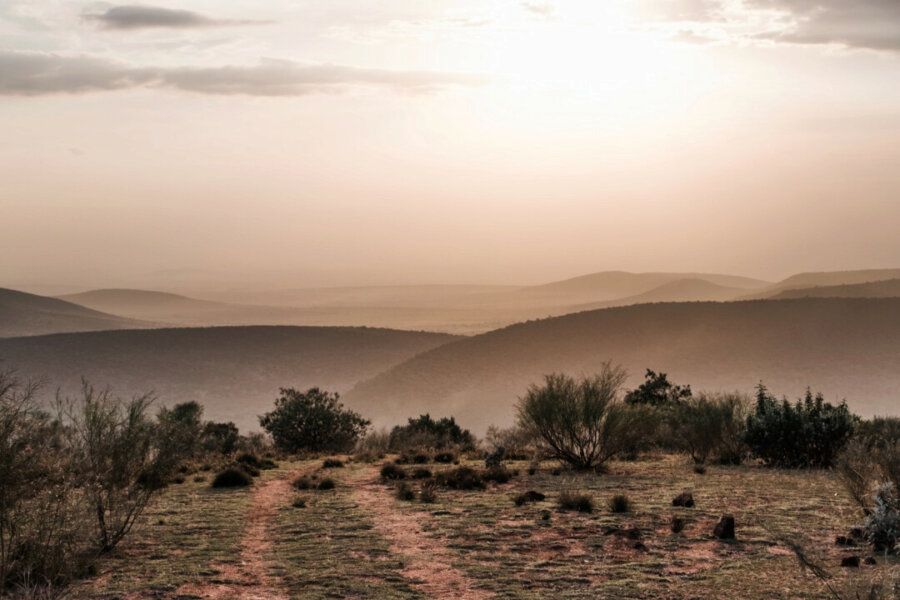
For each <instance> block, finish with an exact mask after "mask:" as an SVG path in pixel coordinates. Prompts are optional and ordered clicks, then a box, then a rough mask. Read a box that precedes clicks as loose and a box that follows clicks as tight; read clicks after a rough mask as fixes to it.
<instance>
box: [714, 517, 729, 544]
mask: <svg viewBox="0 0 900 600" xmlns="http://www.w3.org/2000/svg"><path fill="white" fill-rule="evenodd" d="M713 535H714V536H716V537H717V538H719V539H720V540H733V539H734V517H732V516H731V515H724V516H723V517H722V518H721V519H719V522H718V523H716V528H715V529H713Z"/></svg>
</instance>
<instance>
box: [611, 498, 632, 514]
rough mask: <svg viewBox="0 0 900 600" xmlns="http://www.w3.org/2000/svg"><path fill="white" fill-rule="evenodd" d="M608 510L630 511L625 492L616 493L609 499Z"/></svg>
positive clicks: (629, 503) (615, 511)
mask: <svg viewBox="0 0 900 600" xmlns="http://www.w3.org/2000/svg"><path fill="white" fill-rule="evenodd" d="M609 510H610V512H614V513H627V512H631V501H630V500H629V499H628V496H626V495H625V494H616V495H615V496H613V497H612V498H610V499H609Z"/></svg>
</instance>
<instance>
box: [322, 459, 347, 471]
mask: <svg viewBox="0 0 900 600" xmlns="http://www.w3.org/2000/svg"><path fill="white" fill-rule="evenodd" d="M343 466H344V463H343V462H342V461H340V460H338V459H337V458H326V459H325V461H324V462H323V463H322V468H323V469H341V468H343Z"/></svg>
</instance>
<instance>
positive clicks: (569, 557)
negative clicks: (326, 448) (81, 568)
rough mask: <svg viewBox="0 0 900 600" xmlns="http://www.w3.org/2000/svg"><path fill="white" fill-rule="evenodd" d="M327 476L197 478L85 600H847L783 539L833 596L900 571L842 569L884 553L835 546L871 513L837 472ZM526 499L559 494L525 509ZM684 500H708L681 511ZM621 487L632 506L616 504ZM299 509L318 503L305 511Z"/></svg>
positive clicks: (637, 465) (288, 466)
mask: <svg viewBox="0 0 900 600" xmlns="http://www.w3.org/2000/svg"><path fill="white" fill-rule="evenodd" d="M473 464H474V463H473ZM320 466H321V460H316V461H301V462H292V463H287V462H286V463H282V464H281V465H280V467H279V468H278V469H276V470H272V471H264V472H263V474H262V476H261V477H260V478H259V479H258V480H257V481H256V483H255V484H254V485H253V486H252V487H250V488H241V489H234V490H224V491H222V490H212V489H211V488H210V487H209V483H208V481H205V480H204V481H194V479H193V476H192V477H190V478H188V480H187V481H186V482H185V483H183V484H180V485H172V486H170V487H169V488H168V489H167V490H166V492H165V493H164V495H163V496H162V497H161V498H160V499H159V500H158V501H157V502H156V503H155V504H154V505H153V507H152V508H151V509H150V510H149V511H148V512H147V514H146V518H145V519H144V522H143V523H142V524H141V525H140V527H139V529H138V530H137V531H136V532H135V533H134V534H133V535H132V536H131V537H130V538H128V539H127V540H126V541H125V542H123V544H122V545H121V547H120V548H119V549H117V550H116V551H115V552H114V553H113V555H112V556H110V557H108V558H105V559H104V560H103V561H102V562H101V564H100V569H99V574H98V576H97V577H96V578H94V579H93V580H89V581H86V582H84V583H83V584H80V585H79V586H78V587H77V588H76V589H75V590H74V591H73V593H74V596H75V597H77V598H89V599H113V598H126V599H149V598H181V599H187V598H248V599H249V598H254V599H256V598H304V599H305V598H312V599H316V598H430V597H434V598H440V597H447V596H452V597H454V598H462V599H467V598H475V599H477V598H491V597H495V598H597V597H603V598H660V599H663V598H665V599H682V598H683V599H690V598H724V597H732V598H735V599H739V598H740V599H749V598H833V597H834V596H833V595H831V593H830V592H829V590H828V589H827V587H826V586H825V585H824V584H823V583H822V582H821V581H819V580H818V579H817V578H816V577H814V576H813V575H812V574H810V573H809V572H808V571H802V570H801V569H800V568H799V566H798V562H797V559H796V557H795V556H794V555H793V553H792V552H791V551H790V550H789V549H788V548H787V546H786V545H785V544H784V543H782V542H780V541H778V540H779V538H781V537H782V536H786V537H788V538H789V539H791V540H794V541H799V542H800V543H801V544H802V545H803V546H804V547H805V548H806V549H807V550H808V551H809V552H810V553H811V554H813V555H815V556H817V557H818V560H820V561H821V564H822V565H823V566H825V567H826V568H827V569H828V570H829V571H830V572H831V573H832V575H833V576H834V577H833V578H832V580H831V581H830V584H831V585H832V586H833V587H836V588H846V587H848V586H851V587H852V586H853V585H854V580H857V579H858V580H864V579H866V578H870V577H872V576H875V575H878V576H882V575H884V574H885V573H888V574H889V575H893V574H894V571H895V570H896V569H895V566H894V565H893V563H886V562H885V559H884V557H878V563H879V564H878V565H877V566H871V565H863V566H862V567H861V568H859V569H851V568H842V567H841V566H840V562H841V559H842V557H844V556H850V555H855V556H859V557H861V558H862V557H865V556H869V553H868V551H867V550H866V549H865V548H860V547H856V548H844V547H840V546H836V545H835V544H834V538H835V536H836V535H841V534H845V533H846V532H847V530H848V528H849V527H850V526H851V525H854V524H857V523H858V522H859V521H860V520H861V516H860V515H859V513H858V511H857V509H855V508H854V507H853V506H852V504H851V502H850V500H849V498H848V497H847V495H846V494H845V493H844V491H843V490H842V488H841V487H840V485H839V484H838V482H837V481H836V480H835V478H834V475H833V474H832V473H829V472H825V471H781V470H772V469H764V468H759V467H755V466H742V467H730V466H729V467H725V466H723V467H718V466H712V467H708V469H707V471H706V473H705V474H697V473H695V472H694V471H693V469H692V467H691V465H690V464H689V463H688V462H687V461H686V460H685V459H684V458H683V457H669V456H662V457H653V458H647V459H644V460H639V461H635V462H615V463H612V464H611V465H610V470H609V472H608V473H606V474H604V475H594V474H575V473H571V472H567V471H564V470H563V471H561V472H559V471H557V470H556V469H555V465H554V464H551V463H544V464H542V465H541V467H540V468H539V469H538V470H537V471H536V472H535V473H534V474H531V475H529V474H528V464H527V463H510V468H511V469H513V470H518V472H519V474H518V475H517V476H515V477H514V478H513V479H512V480H510V482H509V483H506V484H502V485H497V484H489V486H488V489H486V490H483V491H451V490H443V489H439V490H438V493H437V500H436V501H435V502H434V503H431V504H425V503H422V502H419V501H418V500H416V501H413V502H406V501H401V500H398V499H397V498H396V497H395V494H394V488H393V486H392V485H385V484H382V483H381V482H380V480H379V478H378V471H379V468H380V463H377V464H363V463H352V462H350V463H348V464H347V466H345V467H344V468H339V469H328V470H327V471H326V470H321V469H320V468H319V467H320ZM428 467H429V468H430V469H432V470H433V471H437V470H441V469H447V468H452V467H448V466H443V465H442V466H438V465H429V466H428ZM406 468H407V469H411V467H406ZM300 473H306V474H310V475H315V476H316V477H317V478H318V480H321V479H322V478H325V477H331V478H333V479H334V480H335V482H336V484H337V485H336V487H335V488H334V489H333V490H327V491H319V490H311V491H303V492H300V491H296V490H294V489H293V488H291V487H290V486H289V482H290V481H291V480H293V478H294V477H295V476H296V475H297V474H300ZM554 473H558V474H554ZM200 475H201V476H203V475H207V476H208V474H200ZM411 485H412V487H413V488H417V487H418V485H419V482H411ZM527 490H536V491H540V492H542V493H544V494H546V499H545V500H544V501H542V502H537V503H533V504H525V505H523V506H516V505H515V503H514V501H513V499H514V497H515V496H516V495H517V494H519V493H521V492H524V491H527ZM685 490H687V491H690V492H692V493H693V496H694V499H695V501H696V506H695V507H694V508H675V507H673V506H672V499H673V498H674V497H675V496H676V495H677V494H679V493H680V492H682V491H685ZM563 491H573V492H579V493H584V494H587V495H589V496H590V497H591V498H592V499H593V501H594V505H595V510H594V512H592V513H590V514H585V513H578V512H566V511H562V510H560V509H559V508H558V507H557V502H556V501H557V499H558V497H559V494H560V493H561V492H563ZM620 493H621V494H625V495H627V496H628V498H629V500H630V501H631V504H632V508H631V511H630V512H627V513H621V514H620V513H613V512H611V510H610V509H609V507H608V501H609V499H610V498H611V497H612V496H613V495H615V494H620ZM298 498H302V499H304V500H305V506H302V507H298V506H294V504H295V501H296V500H297V499H298ZM724 514H730V515H733V516H734V518H735V520H736V525H737V527H736V535H737V539H736V540H734V541H721V540H718V539H716V538H714V537H713V536H712V531H713V528H714V526H715V524H716V522H717V521H718V519H719V518H720V517H721V516H722V515H724ZM672 516H678V517H681V518H682V519H684V522H685V528H684V530H683V531H682V532H680V533H672V531H671V529H670V525H669V523H670V520H671V518H672ZM635 529H637V530H638V531H634V530H635ZM629 530H631V531H629ZM626 533H629V534H630V535H625V534H626Z"/></svg>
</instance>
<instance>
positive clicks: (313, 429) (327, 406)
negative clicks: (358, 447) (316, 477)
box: [259, 388, 371, 452]
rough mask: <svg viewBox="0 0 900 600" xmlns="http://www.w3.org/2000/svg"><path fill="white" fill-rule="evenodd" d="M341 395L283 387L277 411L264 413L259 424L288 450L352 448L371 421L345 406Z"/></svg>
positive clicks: (337, 450) (334, 450) (277, 442)
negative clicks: (340, 399)
mask: <svg viewBox="0 0 900 600" xmlns="http://www.w3.org/2000/svg"><path fill="white" fill-rule="evenodd" d="M339 398H340V396H338V394H333V393H329V392H326V391H323V390H320V389H319V388H310V389H308V390H307V391H305V392H299V391H297V390H295V389H293V388H289V389H285V388H282V389H281V396H280V397H279V398H278V399H277V400H275V410H273V411H272V412H269V413H266V414H264V415H262V416H261V417H260V418H259V423H260V425H262V427H263V429H265V430H266V431H268V432H269V434H270V435H271V436H272V440H273V441H274V442H275V445H276V446H278V447H279V448H280V449H282V450H285V451H287V452H300V451H303V450H307V451H312V452H344V451H349V450H351V449H352V448H353V445H354V444H355V443H356V441H357V440H358V439H359V438H360V436H362V435H363V434H364V433H365V431H366V429H367V428H368V427H369V425H370V424H371V422H370V421H368V420H367V419H364V418H362V417H361V416H360V415H359V414H357V413H355V412H353V411H351V410H348V409H345V408H344V406H343V405H342V404H341V403H340V402H338V399H339Z"/></svg>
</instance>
